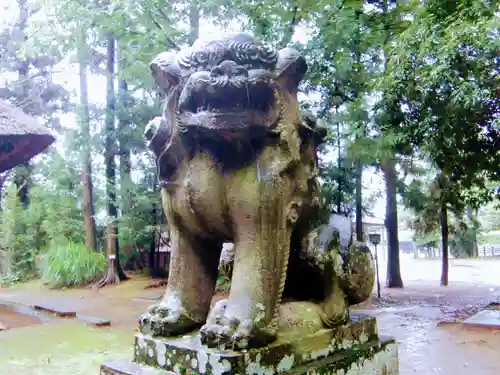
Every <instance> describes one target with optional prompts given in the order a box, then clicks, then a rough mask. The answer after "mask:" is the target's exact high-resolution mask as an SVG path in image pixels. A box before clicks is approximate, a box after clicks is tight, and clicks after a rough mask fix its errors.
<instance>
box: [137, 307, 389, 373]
mask: <svg viewBox="0 0 500 375" xmlns="http://www.w3.org/2000/svg"><path fill="white" fill-rule="evenodd" d="M296 333H297V332H293V331H286V332H285V333H284V334H283V335H282V336H279V337H278V339H277V340H276V341H275V342H273V343H272V344H270V345H268V346H266V347H264V348H260V349H250V350H248V351H231V350H218V349H210V348H206V347H204V346H202V345H201V342H200V339H199V333H198V332H196V333H192V334H188V335H185V336H182V337H175V338H169V339H157V338H152V337H151V336H147V335H143V334H137V335H136V341H135V353H134V361H135V362H136V363H141V364H146V365H149V366H151V367H154V368H161V369H164V370H168V371H174V372H175V373H182V370H183V369H184V370H186V371H187V373H190V371H191V372H193V373H194V374H198V373H200V374H209V375H219V374H240V373H241V374H248V373H251V374H253V373H255V374H273V373H287V372H289V371H292V370H293V371H295V370H294V369H297V368H304V369H305V368H306V367H308V366H309V365H310V364H311V363H312V362H314V361H319V360H321V361H323V360H326V359H327V358H330V357H332V356H333V357H335V355H338V354H339V353H343V354H342V355H344V354H346V353H351V352H352V356H354V357H356V354H355V353H357V352H358V351H361V352H359V353H361V354H363V356H364V355H365V354H366V355H368V354H370V353H372V352H378V351H380V350H381V349H380V345H382V344H380V342H379V340H378V336H377V324H376V320H375V318H374V317H371V316H367V315H364V314H353V317H352V320H351V322H349V323H348V324H346V325H343V326H339V327H337V328H335V329H322V330H320V331H318V332H316V333H314V334H310V335H302V336H298V335H297V334H296ZM352 356H351V355H349V356H348V358H351V357H352ZM333 357H332V358H333ZM354 357H353V358H352V360H353V361H356V360H357V358H354ZM348 358H347V357H346V359H345V360H347V359H348ZM332 360H333V359H332ZM338 366H341V363H340V362H339V363H338ZM338 366H337V367H338ZM332 368H333V367H332ZM304 371H305V370H304Z"/></svg>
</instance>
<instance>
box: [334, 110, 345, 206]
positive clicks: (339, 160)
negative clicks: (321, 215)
mask: <svg viewBox="0 0 500 375" xmlns="http://www.w3.org/2000/svg"><path fill="white" fill-rule="evenodd" d="M338 110H339V108H338V107H336V108H335V112H336V113H337V114H338ZM340 146H341V142H340V121H339V120H337V169H338V171H337V172H338V174H337V185H338V186H337V188H338V195H337V214H340V211H342V185H343V184H342V172H341V171H342V156H341V149H340Z"/></svg>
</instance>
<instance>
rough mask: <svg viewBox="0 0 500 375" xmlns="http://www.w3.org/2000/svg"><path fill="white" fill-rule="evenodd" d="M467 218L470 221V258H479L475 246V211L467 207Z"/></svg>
mask: <svg viewBox="0 0 500 375" xmlns="http://www.w3.org/2000/svg"><path fill="white" fill-rule="evenodd" d="M467 218H468V219H469V221H470V225H471V227H470V229H471V234H472V253H471V255H472V257H473V258H477V257H479V248H478V246H477V210H473V209H472V207H470V206H469V207H467Z"/></svg>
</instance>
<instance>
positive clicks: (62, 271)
mask: <svg viewBox="0 0 500 375" xmlns="http://www.w3.org/2000/svg"><path fill="white" fill-rule="evenodd" d="M107 267H108V263H107V260H106V258H105V256H104V255H103V254H102V253H96V252H93V251H90V250H88V249H87V248H86V247H85V245H84V244H79V243H73V242H66V243H54V244H53V245H52V246H51V247H50V248H49V250H48V252H47V253H46V254H45V255H44V257H43V261H42V278H43V280H44V281H45V282H47V283H49V285H51V286H52V287H54V288H61V287H65V286H80V285H87V284H89V283H91V282H94V281H96V280H98V279H99V278H100V277H102V276H104V273H105V272H106V269H107Z"/></svg>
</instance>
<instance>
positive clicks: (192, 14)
mask: <svg viewBox="0 0 500 375" xmlns="http://www.w3.org/2000/svg"><path fill="white" fill-rule="evenodd" d="M199 37H200V8H199V4H198V1H197V0H191V4H190V5H189V43H191V44H193V43H194V42H195V41H196V39H198V38H199Z"/></svg>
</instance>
